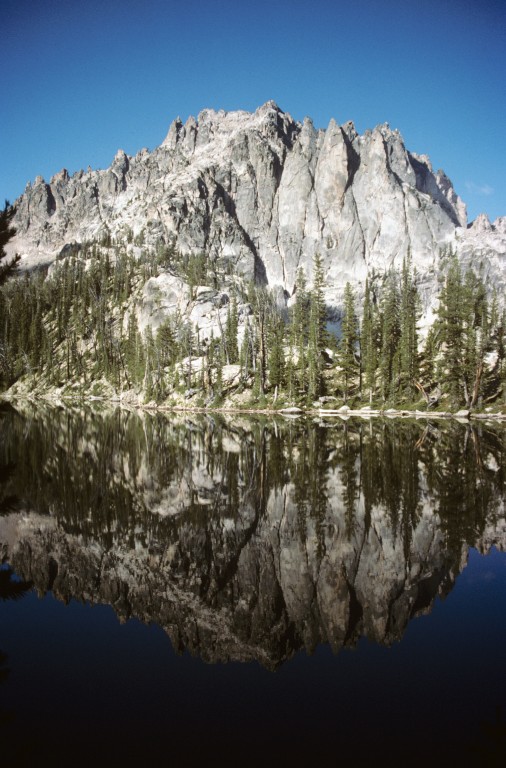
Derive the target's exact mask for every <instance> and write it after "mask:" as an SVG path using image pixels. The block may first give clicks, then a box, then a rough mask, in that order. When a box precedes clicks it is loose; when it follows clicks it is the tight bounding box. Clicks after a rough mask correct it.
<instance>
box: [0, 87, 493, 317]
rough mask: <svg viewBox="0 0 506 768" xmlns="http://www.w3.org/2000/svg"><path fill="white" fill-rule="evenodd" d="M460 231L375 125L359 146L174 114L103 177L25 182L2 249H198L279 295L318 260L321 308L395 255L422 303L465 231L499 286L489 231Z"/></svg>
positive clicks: (406, 155) (44, 254) (208, 115)
mask: <svg viewBox="0 0 506 768" xmlns="http://www.w3.org/2000/svg"><path fill="white" fill-rule="evenodd" d="M466 223H467V215H466V208H465V204H464V203H463V202H462V200H461V199H460V197H459V196H458V195H457V193H456V192H455V190H454V188H453V185H452V183H451V181H450V179H449V178H448V177H447V176H446V174H445V173H444V172H443V171H437V172H434V171H433V168H432V165H431V163H430V160H429V158H428V157H427V156H426V155H423V154H416V153H413V152H410V151H408V150H407V148H406V147H405V145H404V142H403V139H402V136H401V135H400V133H399V132H398V131H397V130H395V129H391V128H390V126H389V125H388V124H387V123H384V124H382V125H379V126H376V128H374V130H372V131H366V132H365V133H364V134H363V135H359V134H357V132H356V130H355V127H354V125H353V123H351V122H347V123H345V124H344V125H342V126H340V125H338V124H337V123H336V121H335V120H331V121H330V122H329V125H328V127H327V129H326V130H317V129H316V128H315V127H314V125H313V122H312V121H311V119H310V118H306V119H305V120H304V121H303V123H302V124H300V123H298V122H296V121H295V120H293V118H292V117H291V116H290V114H289V113H287V112H283V110H281V109H280V107H279V106H278V105H277V104H276V103H275V102H274V101H267V102H266V103H265V104H263V105H262V106H260V107H259V108H258V109H257V110H256V111H255V112H253V113H250V112H246V111H244V110H237V111H231V112H225V111H223V110H219V111H216V110H213V109H206V110H203V111H201V112H200V114H199V115H198V117H197V119H195V118H194V117H188V119H187V120H186V122H185V123H183V122H182V120H181V119H180V118H179V117H178V118H176V120H174V121H173V122H172V124H171V126H170V128H169V131H168V133H167V136H166V138H165V139H164V141H163V142H162V144H161V145H160V146H159V147H158V148H157V149H155V150H154V151H153V152H148V151H147V150H143V151H141V152H139V153H138V154H137V155H136V156H135V157H132V158H130V157H128V156H127V155H126V154H125V153H124V152H123V151H122V150H119V151H118V153H117V154H116V156H115V158H114V160H113V162H112V164H111V167H110V168H108V169H106V170H103V171H92V170H91V169H89V170H88V172H87V173H83V172H82V171H81V172H80V173H77V174H74V175H73V176H69V175H68V174H67V172H66V171H62V172H60V174H56V175H55V176H53V178H52V179H51V182H50V184H46V183H45V181H44V179H42V177H37V179H36V180H35V184H34V185H33V187H27V189H26V191H25V193H24V194H23V195H22V196H21V197H20V198H19V200H18V201H17V213H16V220H15V226H16V228H17V231H18V235H17V237H16V238H15V239H14V240H13V241H12V242H11V244H10V250H11V251H14V252H15V251H18V252H19V253H21V255H22V261H23V263H24V264H25V265H26V266H30V265H32V264H35V263H40V261H51V260H52V259H54V258H55V257H56V255H57V254H59V253H60V252H61V251H62V249H63V248H64V247H65V246H66V245H67V244H69V243H74V242H77V243H79V242H83V241H88V242H90V241H93V240H96V239H100V238H101V237H102V236H103V234H104V232H106V231H107V233H109V234H110V236H111V237H113V238H114V239H115V240H116V242H122V241H124V239H125V236H126V235H125V233H128V232H133V233H134V235H136V236H137V235H141V233H142V241H143V243H144V247H146V248H153V249H155V248H158V247H159V246H160V245H161V244H170V245H172V246H175V247H176V248H177V249H179V250H180V251H181V252H182V253H199V252H203V253H205V254H207V256H208V257H209V258H210V259H215V260H216V259H217V260H219V261H220V263H221V262H223V263H225V262H227V263H229V264H230V267H231V268H232V269H233V270H234V271H236V272H237V273H241V274H242V275H244V276H245V277H246V278H247V279H249V278H252V277H255V279H257V280H259V281H261V282H264V283H267V284H269V285H270V286H279V288H280V289H281V290H282V291H285V292H286V293H287V294H291V292H292V291H293V286H294V284H295V277H296V273H297V270H298V268H299V267H301V268H303V269H304V270H305V271H306V274H307V275H308V276H309V278H311V265H312V261H313V258H314V255H315V253H317V252H318V253H319V254H320V255H321V257H322V261H323V266H324V272H325V276H326V286H327V287H326V290H327V300H328V302H329V304H331V305H334V306H339V304H340V301H341V297H342V293H343V290H344V286H345V284H346V282H348V281H350V282H351V283H353V284H355V285H356V286H357V287H358V289H359V293H360V288H361V286H363V284H364V282H365V278H366V276H367V274H368V273H370V272H371V271H373V270H374V271H375V273H376V274H381V273H382V272H385V271H386V270H388V269H389V268H390V267H391V266H392V265H396V266H397V267H399V268H400V266H401V265H402V261H403V259H404V258H405V257H406V256H407V254H408V253H409V254H410V256H411V259H412V263H413V266H414V267H416V269H417V271H418V272H419V274H423V275H426V276H427V277H426V279H427V281H428V282H427V290H426V296H427V297H428V298H427V301H430V296H431V295H432V294H435V293H436V291H437V288H436V284H437V267H438V259H439V253H440V252H441V251H442V250H444V249H446V248H448V247H449V246H452V247H455V248H456V249H457V250H458V251H459V252H462V253H464V252H465V254H466V258H467V257H468V255H469V251H470V247H471V246H469V242H471V241H472V243H473V246H472V247H473V248H474V247H476V237H477V236H478V234H479V235H480V236H484V235H487V237H488V239H487V244H486V247H485V246H484V248H485V251H484V253H485V252H486V255H485V258H489V257H490V258H491V259H492V262H493V263H494V264H495V266H494V269H495V270H496V271H497V275H496V277H497V280H499V284H504V274H503V273H504V264H503V261H502V257H501V259H500V260H499V261H498V260H497V258H496V257H495V256H494V254H495V251H494V248H495V246H494V243H493V242H492V240H493V238H492V235H493V236H494V237H495V236H499V235H500V232H497V231H496V230H492V231H491V230H490V229H489V227H487V225H486V222H485V220H484V219H483V220H482V219H479V221H478V220H477V222H475V224H474V225H473V227H472V228H471V230H465V229H464V231H462V228H465V227H466ZM467 233H469V234H467ZM466 238H468V240H466ZM469 238H471V240H469ZM501 248H502V246H501ZM501 252H502V251H501ZM487 254H488V255H487ZM492 262H491V263H492ZM431 281H432V282H431ZM431 285H432V288H431V287H430V286H431Z"/></svg>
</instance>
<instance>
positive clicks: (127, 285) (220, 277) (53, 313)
mask: <svg viewBox="0 0 506 768" xmlns="http://www.w3.org/2000/svg"><path fill="white" fill-rule="evenodd" d="M2 217H3V218H2V222H0V223H1V226H2V233H3V237H2V242H1V245H2V254H1V256H0V258H3V257H4V251H3V245H4V244H5V242H7V240H8V239H9V237H10V236H12V232H13V230H12V228H11V227H10V213H9V211H8V209H7V206H6V208H5V210H4V212H3V213H2ZM139 251H140V253H139ZM440 264H441V267H442V268H441V275H442V277H441V281H440V291H439V296H438V301H437V304H436V306H437V310H436V315H435V319H434V322H433V323H432V325H431V327H430V328H429V329H428V331H427V329H426V328H425V329H423V331H421V330H420V318H421V303H420V297H419V294H418V287H417V283H418V280H417V275H416V273H415V272H414V270H413V269H412V266H411V263H410V259H409V257H408V258H407V259H405V261H404V263H403V266H402V269H401V270H400V271H399V272H396V271H394V270H391V271H389V272H388V273H387V274H385V275H381V276H378V275H375V274H371V275H369V277H368V279H367V281H366V284H365V290H364V294H363V296H361V297H360V299H361V300H360V304H359V302H358V299H357V296H356V295H355V292H354V289H353V287H352V286H351V285H350V284H347V285H346V288H345V290H344V298H343V302H342V306H341V307H340V308H338V310H337V311H338V315H339V317H338V319H339V323H338V326H339V331H338V332H337V333H331V332H329V330H328V328H329V327H331V325H332V326H333V327H335V325H336V324H335V323H332V324H329V320H331V319H333V320H335V318H336V310H335V309H334V310H333V312H334V314H333V316H331V314H332V313H331V312H330V311H329V308H328V307H327V306H326V304H325V299H324V287H325V282H324V273H323V268H322V263H321V259H320V257H319V256H318V255H316V256H315V258H314V262H313V270H312V283H311V288H308V283H307V278H306V275H305V273H304V271H303V270H302V269H300V270H299V272H298V274H297V278H296V284H295V288H294V292H293V296H292V298H291V300H290V301H289V302H288V307H287V306H286V302H284V301H280V300H279V296H277V295H276V293H275V292H274V291H270V290H269V289H268V288H267V287H265V286H262V285H259V284H258V283H253V282H251V283H249V284H248V283H246V281H244V280H243V279H242V278H240V277H238V276H237V275H234V274H233V273H232V270H231V269H230V267H229V266H227V264H226V263H223V264H220V263H218V261H216V260H214V261H213V260H211V259H208V258H206V257H205V255H204V254H196V255H192V256H188V255H186V256H183V255H181V254H178V253H177V252H176V251H175V250H174V249H172V248H170V247H168V246H166V245H162V246H160V247H159V248H158V250H157V251H156V252H154V251H148V250H142V249H140V248H138V249H137V250H136V252H135V253H134V252H132V249H129V248H128V245H127V243H121V244H116V243H114V242H113V241H112V240H111V239H110V238H107V240H105V239H104V240H103V241H102V242H100V243H95V244H89V245H86V244H84V245H76V246H75V247H74V246H67V247H66V248H65V249H64V252H62V254H61V255H60V257H59V258H58V259H57V260H56V261H55V262H54V263H53V264H52V265H51V266H50V267H49V268H48V267H46V268H41V269H38V270H32V271H31V272H24V273H23V272H19V271H18V272H17V273H16V274H15V275H12V274H11V273H12V267H10V266H9V274H7V270H5V269H4V271H3V272H2V275H3V276H4V279H3V280H2V285H1V287H0V389H1V390H6V389H8V388H9V387H11V386H12V385H13V384H15V383H16V382H25V385H26V390H27V391H30V389H31V390H33V391H34V392H35V393H38V392H39V393H40V392H42V391H44V389H46V390H50V389H51V388H58V389H59V391H60V393H61V394H63V395H65V394H69V395H70V394H72V395H74V396H75V395H84V396H90V395H100V394H102V393H103V392H104V391H107V392H108V393H109V394H111V392H113V393H116V394H120V393H122V392H126V391H131V392H134V393H137V395H138V397H139V398H140V399H141V400H143V401H144V402H153V401H154V402H157V403H164V402H165V403H167V404H169V405H170V404H175V403H176V401H177V400H178V398H179V401H180V400H181V399H183V400H188V401H190V402H189V403H188V404H189V405H193V406H219V405H222V404H223V403H224V401H225V400H226V399H227V398H228V397H230V396H232V399H233V397H234V396H237V395H241V396H242V399H241V401H240V403H241V405H245V406H248V407H270V406H273V407H283V406H288V405H297V406H300V407H307V406H309V407H312V406H313V405H314V404H317V405H318V407H340V406H341V405H343V404H346V405H349V406H350V407H352V408H353V407H364V406H372V407H375V408H380V409H387V408H400V407H402V408H408V409H414V408H417V409H429V410H430V409H446V410H454V411H455V410H458V409H462V408H467V409H481V408H485V407H486V406H487V405H489V404H494V405H496V406H497V405H499V406H502V404H503V403H506V386H505V378H506V361H505V356H506V350H505V327H506V325H505V324H506V317H505V313H504V309H503V308H502V307H501V306H500V303H499V301H498V298H497V296H496V295H495V294H494V293H492V294H491V293H490V292H488V291H487V290H486V286H485V284H484V281H483V279H482V278H481V277H480V275H477V274H475V273H474V272H473V271H471V270H469V271H467V272H463V270H462V268H461V266H460V264H459V261H458V259H457V257H456V256H455V254H453V253H452V252H451V251H448V252H446V253H445V254H442V256H441V258H440ZM163 273H169V274H171V275H173V276H176V277H178V278H180V279H181V280H182V281H184V285H185V286H187V290H188V296H189V300H192V299H196V297H197V292H198V290H200V288H199V287H202V286H208V287H209V290H210V291H212V290H214V291H215V292H216V291H217V290H219V291H221V292H222V296H225V299H224V300H225V301H226V309H225V310H224V312H223V313H222V314H220V315H219V317H221V318H224V319H223V321H222V320H220V321H219V322H220V329H219V333H216V336H213V335H211V338H202V335H201V334H200V333H199V329H198V327H194V326H193V325H192V323H190V322H189V321H188V319H187V317H186V316H185V315H183V314H179V313H177V312H175V313H173V314H171V315H168V316H167V317H166V319H165V320H164V321H163V322H162V323H161V324H159V325H158V326H157V327H156V329H153V328H151V327H150V326H149V325H147V327H144V328H143V329H142V332H141V329H140V328H139V324H138V315H137V313H136V306H137V302H138V300H139V297H140V295H141V292H142V288H143V286H144V285H145V283H146V281H147V280H148V279H149V278H151V277H157V276H159V275H161V274H163ZM359 307H360V310H359ZM231 371H232V372H233V376H232V377H231V375H230V372H231ZM238 402H239V401H238Z"/></svg>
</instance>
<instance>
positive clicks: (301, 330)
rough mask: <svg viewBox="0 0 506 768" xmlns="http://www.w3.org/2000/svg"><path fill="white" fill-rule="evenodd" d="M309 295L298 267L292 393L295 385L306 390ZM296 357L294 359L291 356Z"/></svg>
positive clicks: (292, 341)
mask: <svg viewBox="0 0 506 768" xmlns="http://www.w3.org/2000/svg"><path fill="white" fill-rule="evenodd" d="M308 326H309V296H308V293H307V286H306V276H305V274H304V270H303V269H302V268H301V267H299V269H298V270H297V277H296V280H295V304H294V306H293V308H292V312H291V327H290V349H291V353H290V360H291V363H290V365H291V368H292V372H291V388H293V391H292V395H291V396H293V394H294V392H295V387H296V386H298V388H299V391H300V392H301V393H303V394H305V393H306V391H307V365H306V360H307V349H306V347H307V340H308V331H309V327H308ZM294 357H295V358H296V361H294V359H293V358H294Z"/></svg>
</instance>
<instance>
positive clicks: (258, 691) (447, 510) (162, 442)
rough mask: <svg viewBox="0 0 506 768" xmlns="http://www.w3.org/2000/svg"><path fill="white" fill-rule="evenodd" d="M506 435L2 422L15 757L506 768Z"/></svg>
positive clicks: (289, 424) (0, 724)
mask: <svg viewBox="0 0 506 768" xmlns="http://www.w3.org/2000/svg"><path fill="white" fill-rule="evenodd" d="M505 479H506V430H505V429H504V428H501V427H499V426H494V425H492V424H490V425H489V424H485V423H484V424H480V425H479V426H478V427H471V426H469V425H466V424H459V423H456V422H454V423H449V424H447V425H445V426H444V425H442V424H437V425H427V424H426V423H406V422H401V421H393V420H392V421H371V422H369V421H365V420H364V421H362V420H350V421H348V422H342V421H340V420H339V421H337V422H336V423H326V424H316V423H311V422H306V421H302V420H297V421H288V420H285V421H284V420H265V421H264V420H262V419H254V420H247V419H243V418H241V419H235V420H233V421H228V420H224V419H222V418H220V417H212V418H211V417H198V416H192V417H174V416H167V415H161V414H158V415H138V414H132V413H126V412H120V411H116V412H112V411H104V412H97V411H94V412H92V411H77V410H76V411H74V412H72V411H70V410H63V409H60V410H58V409H53V410H50V411H47V412H43V411H33V412H28V411H25V412H24V413H23V414H21V413H20V412H17V411H15V410H13V409H12V408H10V407H7V406H4V407H3V408H2V410H1V412H0V559H1V561H2V563H3V565H2V566H1V570H0V752H1V756H2V764H4V762H3V761H4V760H5V765H40V764H53V765H75V764H83V765H84V764H86V765H98V766H101V765H114V764H123V765H127V764H128V765H131V764H132V765H133V764H135V765H144V764H145V765H151V764H153V765H171V766H172V765H181V766H191V765H196V766H197V765H198V766H200V765H202V766H205V765H211V766H212V765H222V766H226V765H237V766H244V765H267V766H269V765H285V764H286V765H316V766H319V765H322V766H338V765H339V766H340V765H392V766H396V765H403V766H410V765H460V766H465V765H478V766H479V765H501V766H502V765H504V764H506V751H505V746H506V555H505V554H504V550H505V549H506V519H505V515H506V513H505V505H504V500H505Z"/></svg>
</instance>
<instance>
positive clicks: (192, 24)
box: [0, 0, 506, 219]
mask: <svg viewBox="0 0 506 768" xmlns="http://www.w3.org/2000/svg"><path fill="white" fill-rule="evenodd" d="M0 11H1V14H0V19H1V27H0V29H1V33H0V35H1V38H0V39H1V45H0V64H1V71H2V73H3V83H2V108H1V119H0V200H3V199H4V198H8V199H9V200H11V202H12V201H14V199H15V198H16V197H17V196H18V195H20V194H21V193H22V191H23V189H24V187H25V184H26V182H27V181H28V180H33V179H34V178H35V176H36V175H38V174H41V175H43V176H44V177H45V178H46V179H49V178H50V176H52V175H53V174H54V173H55V172H57V171H59V170H60V169H61V168H63V167H65V168H67V169H68V170H69V172H71V173H72V172H74V171H76V170H79V169H80V168H87V166H88V165H91V166H92V167H93V168H105V167H107V166H108V165H109V164H110V163H111V161H112V158H113V156H114V154H115V152H116V150H117V149H118V148H119V147H121V148H122V149H124V150H125V151H126V152H127V153H128V154H135V153H136V152H137V151H138V150H139V149H141V148H142V147H148V148H150V149H153V148H154V147H155V146H157V145H158V144H160V143H161V141H162V140H163V139H164V137H165V134H166V132H167V129H168V127H169V124H170V122H171V121H172V120H173V118H174V117H176V116H177V115H180V116H181V118H183V120H184V119H186V117H188V115H190V114H193V115H197V114H198V112H200V110H202V109H204V108H206V107H212V108H215V109H226V110H231V109H247V110H254V109H256V107H258V106H259V105H260V104H263V103H264V102H265V101H267V100H268V99H274V100H275V101H276V102H277V103H278V104H279V106H280V107H281V108H282V109H284V110H285V111H287V112H290V114H291V115H292V116H293V117H295V118H296V119H298V120H302V118H303V117H304V116H305V115H309V116H311V117H312V118H313V120H314V123H315V125H316V126H317V127H326V125H327V124H328V121H329V120H330V118H331V117H334V118H335V119H336V120H337V121H338V122H340V123H343V122H345V121H347V120H350V119H351V120H353V121H354V123H355V125H356V127H357V129H358V130H359V131H360V132H363V131H364V130H365V129H367V128H372V127H374V126H375V125H377V124H378V123H383V122H388V123H389V124H390V126H391V127H393V128H398V129H399V130H400V132H401V134H402V135H403V137H404V140H405V143H406V146H407V147H408V149H410V150H412V151H414V152H419V153H426V154H428V155H429V156H430V158H431V160H432V163H433V165H434V167H435V168H440V167H441V168H443V169H444V170H445V171H446V173H447V174H448V176H449V177H450V178H451V179H452V181H453V183H454V186H455V188H456V190H457V192H458V193H459V194H460V195H461V197H462V198H463V199H464V200H465V201H466V202H467V203H468V209H469V214H470V218H474V217H475V216H476V215H477V214H478V213H479V212H481V211H485V212H487V213H488V214H489V216H490V217H491V218H492V219H494V218H496V217H497V216H500V215H506V184H505V180H506V152H505V143H506V142H505V137H506V98H505V93H506V0H472V1H471V0H437V1H436V0H346V2H342V1H341V0H334V1H333V2H331V0H313V2H312V3H309V2H301V1H300V0H290V1H289V2H288V0H286V1H285V0H269V2H266V1H265V0H256V2H253V0H251V1H250V2H243V0H235V1H234V2H232V0H206V1H205V2H204V1H203V0H177V1H175V0H165V2H163V0H121V1H120V0H100V2H99V1H98V0H86V2H81V0H0Z"/></svg>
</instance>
